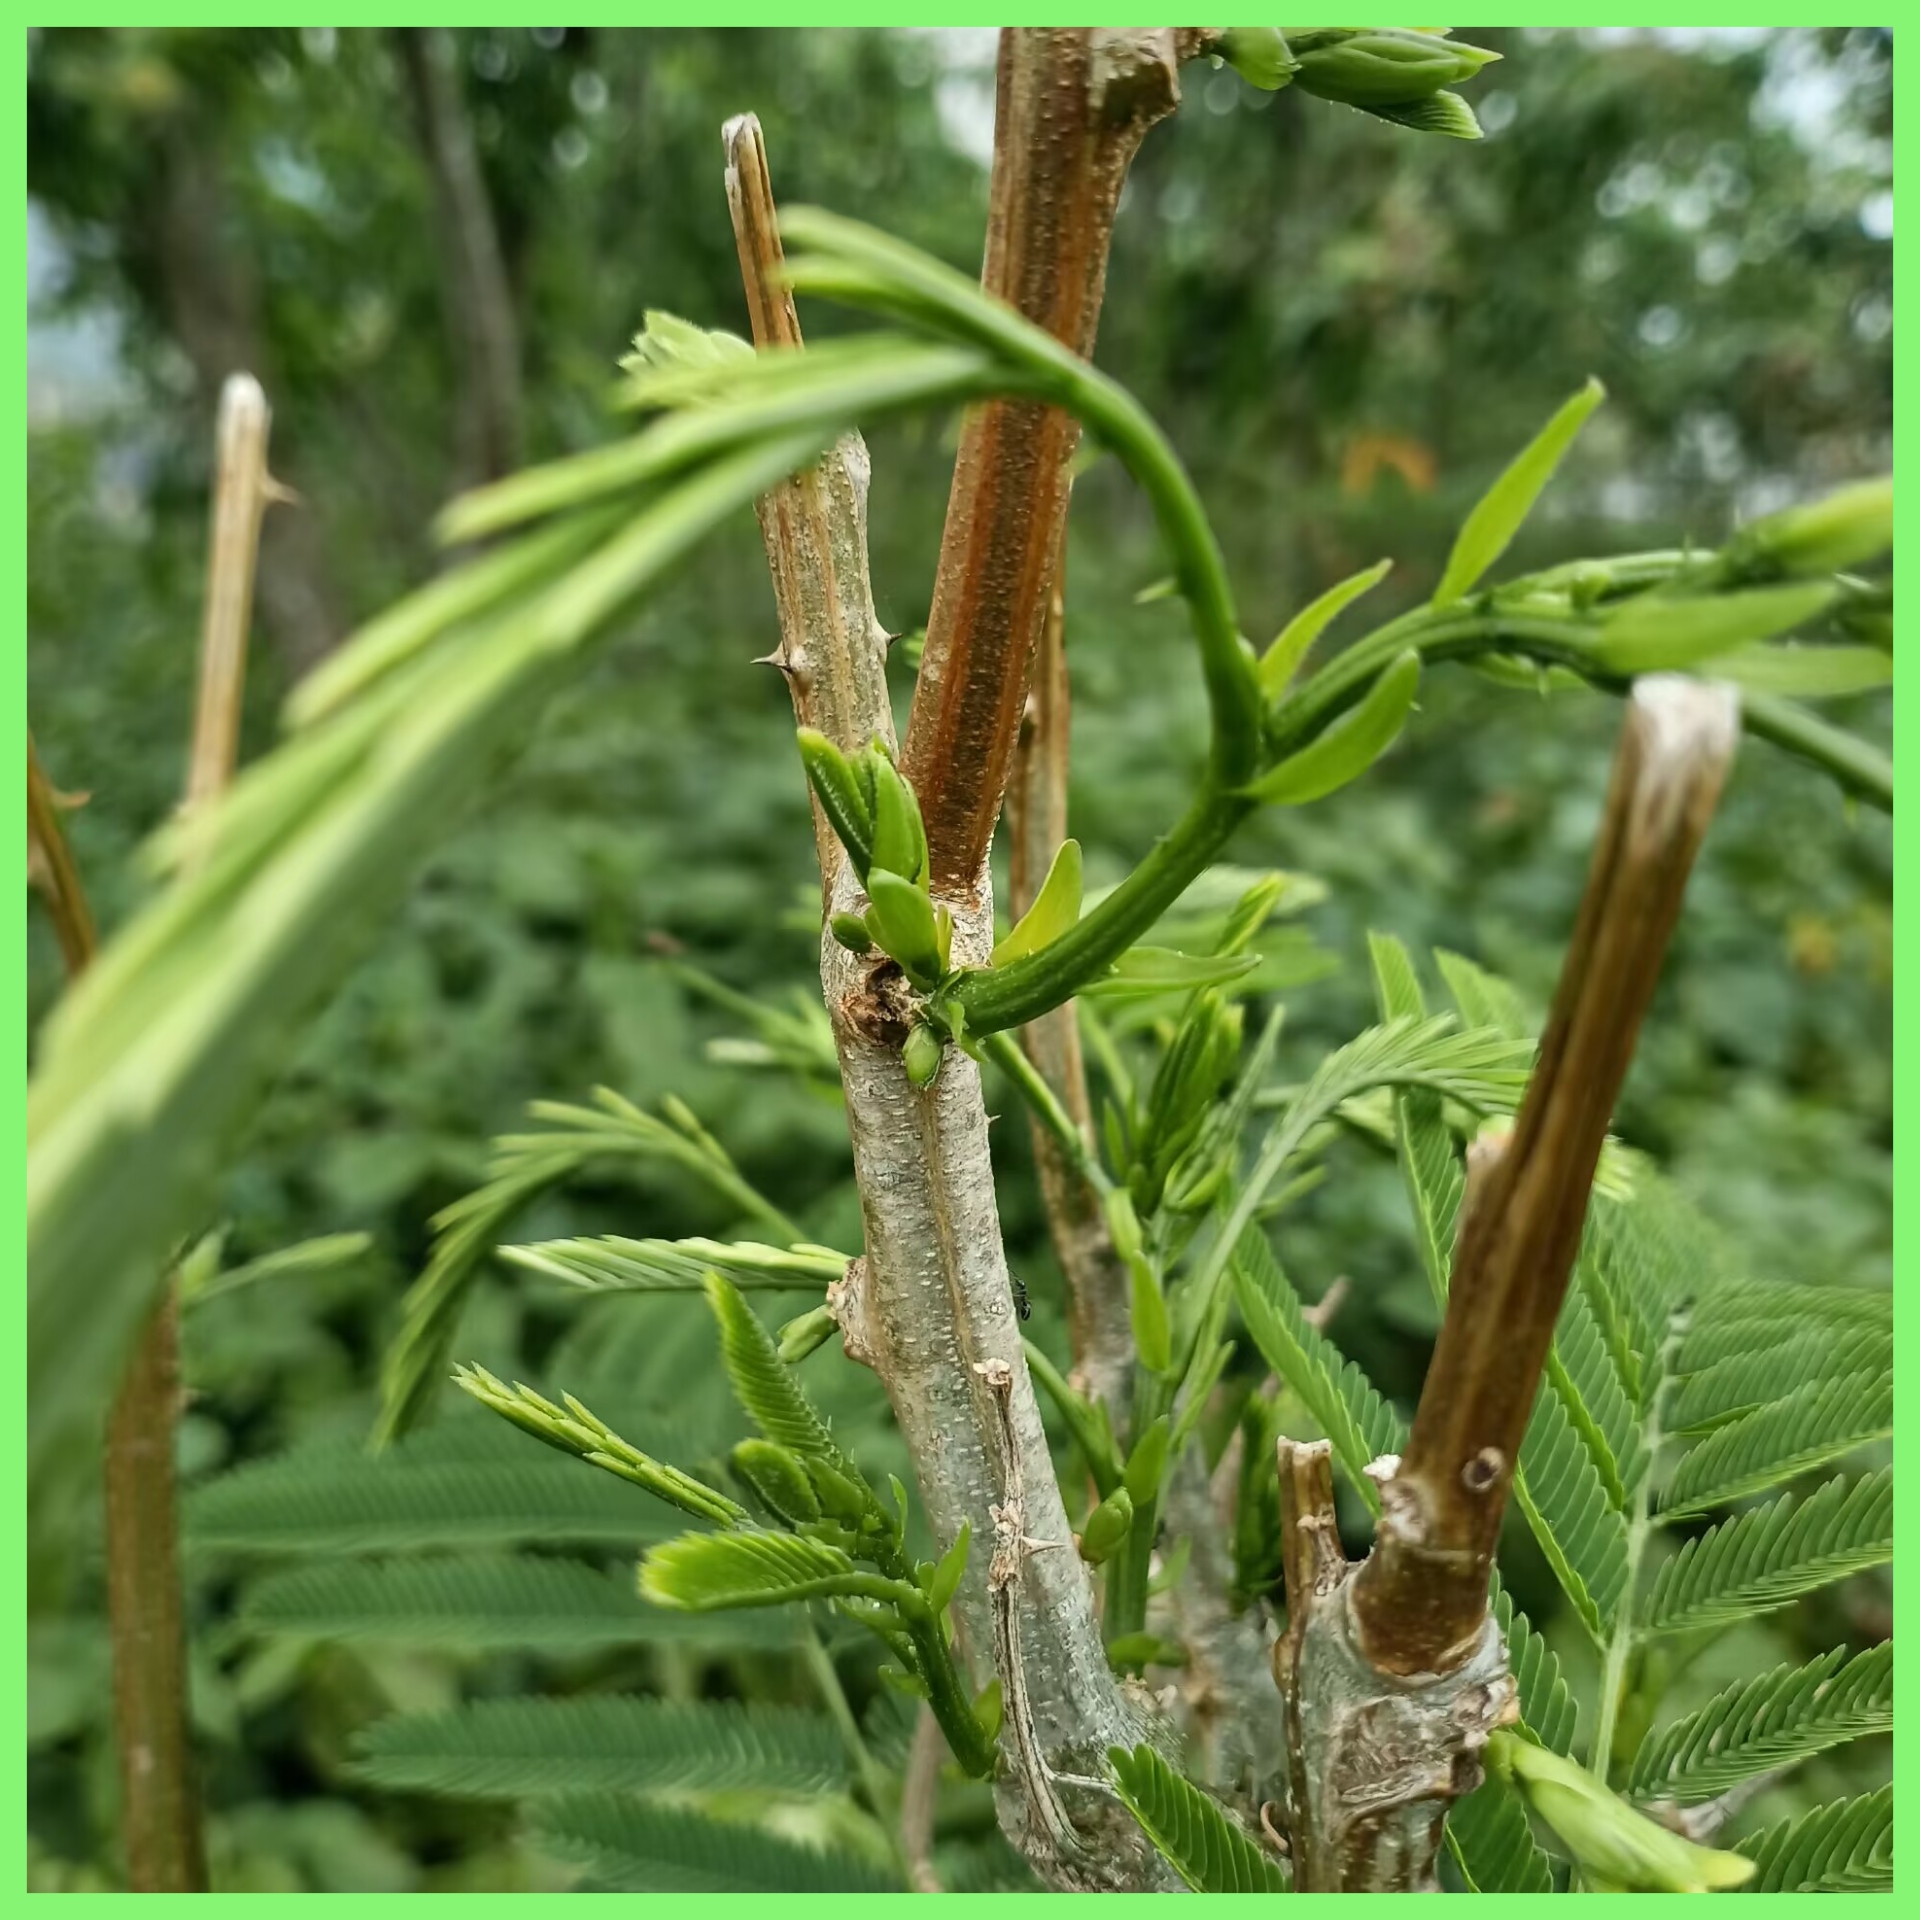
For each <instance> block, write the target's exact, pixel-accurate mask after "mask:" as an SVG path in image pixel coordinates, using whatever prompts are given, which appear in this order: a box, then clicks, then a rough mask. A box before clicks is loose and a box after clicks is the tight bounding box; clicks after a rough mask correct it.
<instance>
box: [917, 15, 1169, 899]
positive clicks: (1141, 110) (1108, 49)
mask: <svg viewBox="0 0 1920 1920" xmlns="http://www.w3.org/2000/svg"><path fill="white" fill-rule="evenodd" d="M1187 50H1188V49H1187V46H1186V43H1185V41H1184V40H1183V38H1182V35H1181V33H1180V32H1178V31H1176V30H1175V29H1173V28H1166V27H1162V28H1154V29H1149V30H1146V31H1143V32H1126V31H1121V30H1118V29H1112V28H1098V27H1092V28H1089V27H1049V28H1024V27H1009V28H1006V29H1004V30H1003V31H1002V33H1001V36H1000V63H999V79H998V93H997V104H996V117H995V122H994V147H993V178H992V184H991V188H990V197H989V205H988V214H987V250H986V264H985V266H984V268H983V270H982V273H981V284H982V285H983V286H984V287H985V288H986V290H987V291H988V292H989V293H992V294H997V295H998V296H999V297H1000V298H1001V299H1003V300H1006V301H1007V302H1009V303H1010V304H1011V305H1012V306H1014V307H1016V308H1017V309H1018V310H1019V311H1020V312H1021V313H1022V314H1023V315H1024V316H1025V317H1026V318H1027V319H1029V320H1031V321H1033V322H1034V324H1035V325H1037V326H1041V327H1044V328H1045V329H1046V330H1047V331H1048V332H1049V333H1051V334H1052V335H1053V336H1054V338H1055V339H1057V340H1060V341H1062V342H1064V343H1065V344H1066V345H1067V346H1070V347H1071V348H1072V349H1073V350H1074V351H1075V352H1076V353H1080V354H1090V353H1091V352H1092V351H1093V340H1094V331H1095V328H1096V326H1097V324H1098V321H1099V317H1100V301H1101V295H1102V293H1103V292H1104V290H1105V286H1106V272H1107V249H1108V243H1109V241H1110V239H1111V237H1112V233H1113V217H1114V211H1115V208H1116V207H1117V205H1118V203H1119V198H1120V187H1121V183H1122V182H1123V181H1124V179H1125V178H1126V172H1127V167H1128V165H1129V163H1130V162H1131V161H1132V159H1133V155H1134V153H1135V151H1136V150H1137V149H1138V147H1139V145H1140V142H1141V139H1142V138H1143V137H1144V136H1145V134H1146V131H1147V129H1148V128H1149V127H1151V126H1152V125H1153V124H1154V122H1155V121H1157V120H1159V119H1161V118H1163V117H1164V116H1165V115H1166V114H1168V113H1170V112H1172V110H1173V108H1174V106H1175V105H1176V104H1177V102H1178V100H1179V97H1180V92H1179V83H1178V79H1177V76H1176V70H1177V67H1178V63H1179V60H1180V58H1181V57H1182V54H1183V53H1184V52H1186V51H1187ZM1078 440H1079V428H1078V426H1077V424H1076V423H1075V422H1074V421H1073V420H1072V419H1071V418H1070V417H1069V416H1068V415H1066V414H1064V413H1062V412H1060V411H1059V410H1058V409H1056V408H1051V407H1043V406H1037V405H1034V404H1032V403H1030V402H1026V401H1014V400H995V401H990V402H988V403H987V404H986V405H984V406H981V407H978V408H976V409H974V411H973V412H972V413H971V414H969V416H968V418H967V422H966V425H965V427H964V429H963V431H962V433H961V439H960V451H959V455H958V457H957V459H956V461H955V464H954V473H953V490H952V493H951V495H950V496H949V499H948V503H947V519H946V528H945V532H944V534H943V536H942V539H941V545H940V564H939V570H938V572H937V574H936V575H935V578H934V588H933V605H932V610H931V612H930V613H929V615H928V619H927V641H926V648H925V651H924V653H923V655H922V658H921V666H920V679H919V683H918V685H917V686H916V688H915V690H914V699H913V713H912V717H911V719H910V721H909V723H908V727H907V746H906V754H905V766H906V770H907V773H908V775H909V777H910V778H911V779H912V781H913V785H914V791H915V793H916V795H917V796H918V798H919V801H920V810H921V813H922V815H923V816H924V818H925V820H926V826H927V841H928V847H929V852H930V858H931V868H932V876H933V886H934V890H935V891H936V892H937V893H940V894H943V895H946V896H948V897H949V898H956V899H964V898H967V897H969V896H971V895H973V894H974V893H976V892H977V891H978V890H979V888H980V885H981V876H982V872H983V868H984V865H985V862H986V857H987V848H988V846H989V844H990V843H991V841H992V839H993V826H994V821H995V820H996V819H997V818H998V816H999V812H1000V799H1001V795H1002V793H1003V792H1004V790H1005V788H1006V784H1007V776H1008V772H1009V770H1010V768H1011V765H1012V762H1013V754H1014V744H1015V741H1016V738H1017V737H1018V733H1019V728H1020V716H1021V712H1022V709H1023V706H1024V704H1025V700H1026V688H1027V673H1028V667H1029V663H1030V662H1031V660H1032V658H1033V655H1034V651H1035V649H1036V648H1037V647H1038V645H1039V642H1040V636H1041V631H1042V629H1043V627H1044V626H1045V623H1046V618H1047V608H1048V604H1049V600H1050V596H1051V593H1052V587H1053V576H1054V570H1055V562H1056V560H1057V558H1058V555H1059V551H1060V541H1061V533H1062V529H1063V528H1064V526H1065V524H1066V511H1067V490H1068V468H1069V464H1070V463H1071V461H1072V459H1073V453H1074V449H1075V447H1076V445H1077V444H1078Z"/></svg>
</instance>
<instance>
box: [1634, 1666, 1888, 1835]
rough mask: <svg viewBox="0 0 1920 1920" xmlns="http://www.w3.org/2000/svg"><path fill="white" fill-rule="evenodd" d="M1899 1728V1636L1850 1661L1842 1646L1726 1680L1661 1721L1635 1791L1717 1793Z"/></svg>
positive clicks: (1692, 1795) (1648, 1795) (1680, 1795)
mask: <svg viewBox="0 0 1920 1920" xmlns="http://www.w3.org/2000/svg"><path fill="white" fill-rule="evenodd" d="M1892 1727H1893V1646H1892V1643H1891V1642H1888V1643H1886V1644H1885V1645H1882V1646H1878V1647H1870V1648H1868V1649H1867V1651H1866V1652H1865V1653H1862V1654H1858V1655H1856V1656H1855V1657H1854V1658H1853V1659H1851V1660H1849V1659H1848V1658H1847V1656H1846V1652H1845V1650H1844V1649H1843V1648H1839V1647H1836V1648H1834V1650H1833V1651H1832V1652H1831V1653H1823V1654H1822V1655H1821V1656H1820V1657H1819V1659H1817V1660H1810V1661H1809V1662H1808V1663H1807V1664H1806V1665H1805V1666H1804V1667H1776V1668H1774V1670H1773V1671H1772V1672H1771V1673H1763V1674H1759V1675H1757V1676H1756V1677H1755V1678H1753V1679H1751V1680H1747V1681H1744V1682H1741V1683H1740V1684H1738V1685H1736V1686H1731V1687H1728V1688H1727V1689H1726V1690H1725V1692H1723V1693H1719V1694H1716V1695H1715V1696H1714V1697H1713V1699H1711V1700H1709V1701H1708V1702H1707V1704H1706V1705H1705V1706H1704V1707H1702V1708H1701V1709H1700V1710H1699V1712H1698V1713H1690V1714H1688V1715H1687V1717H1686V1718H1685V1719H1684V1720H1678V1721H1675V1723H1674V1724H1673V1725H1672V1726H1670V1727H1667V1728H1665V1729H1663V1730H1662V1731H1661V1732H1660V1733H1659V1734H1657V1735H1655V1736H1654V1738H1652V1739H1651V1740H1648V1741H1647V1742H1646V1743H1645V1744H1644V1745H1643V1746H1642V1747H1641V1749H1640V1752H1639V1754H1638V1756H1637V1757H1636V1758H1635V1760H1634V1764H1633V1779H1632V1782H1631V1785H1630V1788H1629V1791H1631V1792H1632V1793H1633V1795H1634V1796H1635V1797H1636V1798H1637V1799H1641V1800H1679V1801H1681V1802H1683V1803H1684V1802H1691V1801H1696V1800H1711V1799H1712V1798H1713V1797H1714V1796H1715V1795H1716V1794H1719V1793H1724V1792H1725V1791H1726V1789H1727V1788H1729V1787H1731V1786H1733V1785H1734V1784H1735V1783H1736V1782H1738V1781H1741V1780H1748V1779H1751V1778H1752V1777H1753V1775H1755V1774H1756V1773H1771V1772H1772V1771H1773V1770H1774V1769H1775V1768H1778V1767H1788V1766H1792V1765H1793V1764H1794V1763H1795V1762H1796V1761H1799V1760H1804V1759H1806V1757H1807V1756H1808V1755H1809V1754H1814V1753H1822V1752H1824V1751H1825V1750H1826V1749H1827V1748H1828V1747H1837V1746H1840V1745H1842V1744H1843V1743H1844V1742H1846V1741H1848V1740H1857V1739H1860V1738H1861V1737H1862V1736H1863V1735H1866V1734H1870V1733H1887V1732H1890V1731H1891V1730H1892Z"/></svg>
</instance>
